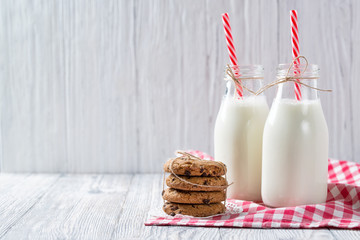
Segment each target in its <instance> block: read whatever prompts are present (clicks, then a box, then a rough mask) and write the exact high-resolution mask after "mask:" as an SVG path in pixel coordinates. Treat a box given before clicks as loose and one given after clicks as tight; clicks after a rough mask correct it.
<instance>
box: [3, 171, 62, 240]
mask: <svg viewBox="0 0 360 240" xmlns="http://www.w3.org/2000/svg"><path fill="white" fill-rule="evenodd" d="M23 176H24V175H22V176H20V179H19V178H18V176H8V177H9V178H13V181H14V182H13V185H9V184H6V185H7V187H6V188H3V189H1V190H0V193H1V198H0V222H1V224H0V237H3V236H4V235H5V234H6V233H7V232H8V231H10V230H11V229H12V228H13V227H14V225H16V224H17V223H18V222H19V221H20V220H21V219H22V218H23V216H24V215H26V214H27V213H28V212H29V211H31V210H32V209H33V208H34V206H36V204H37V203H38V202H39V201H40V200H41V198H42V197H43V196H44V194H45V193H46V192H47V191H48V190H49V189H51V187H52V186H53V185H54V184H55V183H56V181H57V180H58V179H59V175H47V174H39V175H38V174H36V175H31V176H27V177H25V178H23ZM2 178H3V176H0V182H1V180H2ZM4 178H5V180H6V176H5V177H4ZM24 180H25V181H24Z"/></svg>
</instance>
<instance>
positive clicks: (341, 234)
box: [330, 229, 360, 240]
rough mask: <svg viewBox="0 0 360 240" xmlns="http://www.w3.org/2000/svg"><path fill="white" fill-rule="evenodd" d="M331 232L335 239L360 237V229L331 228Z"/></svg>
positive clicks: (355, 239)
mask: <svg viewBox="0 0 360 240" xmlns="http://www.w3.org/2000/svg"><path fill="white" fill-rule="evenodd" d="M330 232H331V234H332V235H333V236H334V238H335V239H344V240H345V239H346V240H347V239H353V240H358V239H360V231H359V230H344V229H340V230H338V229H330Z"/></svg>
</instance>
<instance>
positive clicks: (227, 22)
mask: <svg viewBox="0 0 360 240" xmlns="http://www.w3.org/2000/svg"><path fill="white" fill-rule="evenodd" d="M222 20H223V25H224V32H225V38H226V44H227V48H228V51H229V58H230V62H231V64H232V65H233V66H234V72H235V76H236V77H238V76H239V67H238V61H237V57H236V52H235V46H234V40H233V37H232V34H231V27H230V19H229V14H228V13H224V14H222ZM236 92H237V93H238V95H239V96H240V97H242V96H243V89H242V87H241V85H239V84H236Z"/></svg>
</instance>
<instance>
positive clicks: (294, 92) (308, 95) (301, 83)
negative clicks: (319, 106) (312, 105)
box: [276, 64, 319, 101]
mask: <svg viewBox="0 0 360 240" xmlns="http://www.w3.org/2000/svg"><path fill="white" fill-rule="evenodd" d="M318 79H319V67H318V66H317V65H314V64H308V65H307V64H297V65H289V64H279V67H278V68H277V80H285V81H286V80H288V81H286V82H284V83H280V84H278V90H277V94H276V100H279V99H296V100H297V101H304V100H305V101H306V100H316V99H318V98H319V96H318V92H317V90H315V89H313V88H317V87H318V86H317V83H318ZM289 80H292V81H289Z"/></svg>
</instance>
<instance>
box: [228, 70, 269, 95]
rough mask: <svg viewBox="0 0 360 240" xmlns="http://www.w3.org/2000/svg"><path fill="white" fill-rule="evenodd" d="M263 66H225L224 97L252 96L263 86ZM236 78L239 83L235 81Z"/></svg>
mask: <svg viewBox="0 0 360 240" xmlns="http://www.w3.org/2000/svg"><path fill="white" fill-rule="evenodd" d="M263 77H264V68H263V67H262V66H261V65H243V66H241V65H240V66H230V67H225V77H224V79H225V80H226V92H225V96H226V97H231V98H234V99H243V98H247V97H251V96H254V92H256V91H257V90H259V89H260V88H261V87H262V86H263ZM235 80H237V81H238V82H239V84H237V83H236V81H235Z"/></svg>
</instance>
